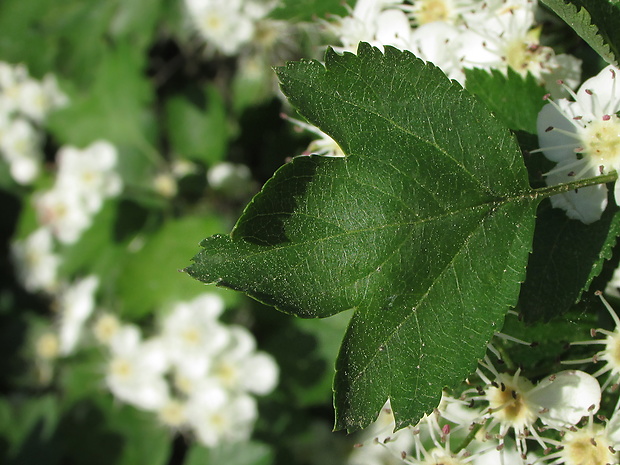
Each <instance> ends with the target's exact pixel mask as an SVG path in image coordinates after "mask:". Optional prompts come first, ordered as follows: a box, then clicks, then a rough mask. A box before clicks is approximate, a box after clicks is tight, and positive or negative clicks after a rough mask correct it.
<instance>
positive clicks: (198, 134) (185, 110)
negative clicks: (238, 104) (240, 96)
mask: <svg viewBox="0 0 620 465" xmlns="http://www.w3.org/2000/svg"><path fill="white" fill-rule="evenodd" d="M166 126H167V131H168V137H169V138H170V143H171V145H172V149H173V151H174V152H175V153H176V154H177V155H178V156H180V157H182V158H188V159H190V160H194V161H199V162H202V163H204V164H205V166H207V167H209V166H212V165H214V164H215V163H217V162H219V161H221V160H223V159H224V157H225V156H226V150H227V147H228V121H227V116H226V108H225V105H224V99H223V97H222V95H221V94H220V92H219V91H218V89H217V88H216V87H214V86H211V85H209V86H207V87H206V88H205V89H196V88H194V89H189V90H186V91H184V92H183V93H182V94H177V95H174V96H172V97H170V98H169V99H168V100H167V101H166Z"/></svg>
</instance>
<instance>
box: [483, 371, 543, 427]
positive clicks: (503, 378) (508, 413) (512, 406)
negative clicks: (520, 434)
mask: <svg viewBox="0 0 620 465" xmlns="http://www.w3.org/2000/svg"><path fill="white" fill-rule="evenodd" d="M532 387H533V385H532V383H531V382H530V381H528V380H527V379H525V378H523V377H518V378H517V379H516V380H515V379H514V377H513V376H510V375H508V374H506V373H503V374H501V375H499V377H498V378H497V386H490V387H489V388H487V390H486V395H487V399H488V401H489V407H490V409H491V411H492V413H493V415H494V416H495V418H497V419H498V420H499V421H500V422H501V423H503V424H505V425H508V426H511V427H513V428H514V429H515V430H517V431H523V429H524V428H525V427H527V426H529V425H531V424H532V423H534V422H535V421H536V419H537V418H538V414H537V413H536V412H535V411H534V410H533V409H532V406H531V405H530V404H529V402H528V400H527V392H528V391H529V390H530V389H532Z"/></svg>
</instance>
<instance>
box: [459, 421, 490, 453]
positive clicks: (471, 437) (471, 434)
mask: <svg viewBox="0 0 620 465" xmlns="http://www.w3.org/2000/svg"><path fill="white" fill-rule="evenodd" d="M483 426H484V423H482V424H480V423H477V424H475V425H474V426H473V428H472V429H471V431H470V432H469V434H468V435H467V436H466V437H465V439H463V441H462V442H461V443H460V444H459V445H458V446H457V447H456V448H455V449H454V453H455V454H458V453H459V452H460V451H461V450H463V449H465V448H466V447H467V446H468V445H469V443H470V442H472V441H473V440H474V438H475V437H476V434H478V431H480V428H482V427H483Z"/></svg>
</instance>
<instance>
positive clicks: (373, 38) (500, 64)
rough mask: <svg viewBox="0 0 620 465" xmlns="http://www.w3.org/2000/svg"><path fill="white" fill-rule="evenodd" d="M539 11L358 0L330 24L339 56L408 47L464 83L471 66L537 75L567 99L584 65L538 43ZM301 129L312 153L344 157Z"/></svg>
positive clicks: (521, 0)
mask: <svg viewBox="0 0 620 465" xmlns="http://www.w3.org/2000/svg"><path fill="white" fill-rule="evenodd" d="M537 10H538V4H537V2H536V1H535V0H493V1H480V0H417V1H415V2H413V3H412V2H403V1H400V0H359V1H357V2H356V4H355V7H354V8H352V9H350V13H349V15H348V16H345V17H343V18H338V20H337V21H331V22H328V23H326V25H327V28H328V29H329V30H331V31H332V32H333V33H334V34H335V35H336V36H337V37H338V39H339V41H340V43H341V44H342V45H341V47H339V50H341V51H351V52H355V51H356V50H357V46H358V44H359V42H360V41H364V42H369V43H370V44H371V45H374V46H376V47H379V48H383V47H384V46H386V45H390V46H393V47H396V48H398V49H400V50H408V51H411V52H413V54H414V55H416V56H417V57H419V58H422V59H423V60H425V61H428V62H432V63H433V64H435V65H436V66H438V67H439V68H440V69H441V70H442V71H443V72H444V73H445V74H446V75H447V76H448V77H449V78H451V79H455V80H457V81H458V82H460V83H461V84H463V85H464V84H465V70H466V69H472V68H479V69H485V70H493V69H494V70H500V71H502V72H504V73H506V72H507V70H508V69H509V68H511V69H512V70H514V71H516V72H517V73H519V74H521V75H522V76H525V75H527V74H528V73H529V74H531V75H532V76H534V77H535V78H536V80H537V81H538V82H539V83H540V84H542V85H544V86H545V87H546V88H547V89H548V90H549V92H550V94H551V95H554V96H561V95H565V93H566V92H567V90H568V91H570V89H571V88H573V87H576V86H577V85H578V83H579V79H580V75H581V61H580V60H579V59H577V58H575V57H573V56H571V55H566V54H561V55H556V54H555V52H554V50H553V49H552V48H551V47H548V46H545V45H542V44H541V43H540V36H541V26H540V25H539V24H538V23H537V19H536V18H537V16H538V15H537V13H538V11H537ZM560 80H561V83H562V84H559V81H560ZM294 123H295V124H296V125H298V126H301V127H304V125H305V126H309V125H306V123H297V122H295V121H294ZM304 128H305V129H307V130H309V131H310V132H313V133H315V134H317V135H319V137H320V138H319V139H317V140H315V141H313V142H312V143H311V144H310V146H309V147H308V150H307V151H308V152H312V153H318V154H322V155H336V156H341V155H342V150H340V148H339V147H338V145H337V144H336V143H335V142H334V141H333V140H332V139H331V138H330V137H328V136H327V135H325V134H323V133H322V132H320V131H319V130H318V129H316V128H312V127H304Z"/></svg>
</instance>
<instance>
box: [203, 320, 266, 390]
mask: <svg viewBox="0 0 620 465" xmlns="http://www.w3.org/2000/svg"><path fill="white" fill-rule="evenodd" d="M229 334H230V338H229V342H228V344H227V345H226V346H224V347H223V348H222V350H221V351H220V353H219V354H218V355H217V356H216V357H214V361H213V363H212V366H211V371H210V375H211V376H212V377H214V378H215V379H217V380H218V382H219V384H220V385H221V386H224V387H225V388H227V389H228V390H229V391H234V392H250V393H253V394H258V395H264V394H267V393H269V392H271V391H272V390H273V388H274V387H275V385H276V382H277V380H278V365H276V363H275V361H274V360H273V358H272V357H271V356H270V355H268V354H266V353H264V352H257V351H256V340H255V339H254V337H253V336H252V334H251V333H250V332H249V331H248V330H247V329H245V328H244V327H242V326H231V327H229Z"/></svg>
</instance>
